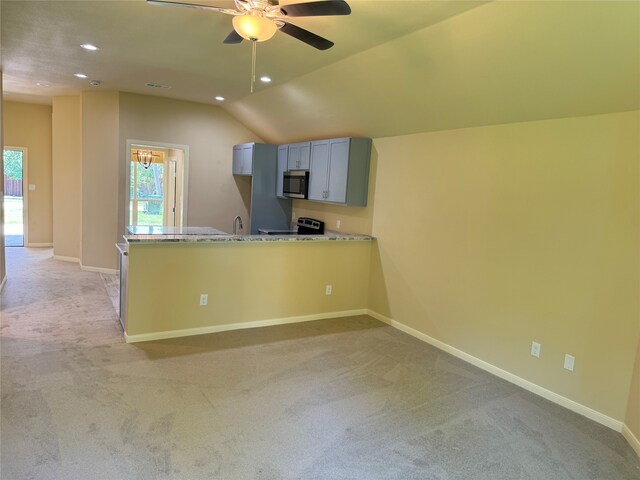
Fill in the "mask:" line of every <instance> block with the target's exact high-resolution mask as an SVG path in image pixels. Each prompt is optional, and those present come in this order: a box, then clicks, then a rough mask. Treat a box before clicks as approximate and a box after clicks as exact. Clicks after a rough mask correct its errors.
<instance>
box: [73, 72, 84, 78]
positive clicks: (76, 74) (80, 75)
mask: <svg viewBox="0 0 640 480" xmlns="http://www.w3.org/2000/svg"><path fill="white" fill-rule="evenodd" d="M73 76H74V77H78V78H87V76H86V75H85V74H84V73H74V74H73Z"/></svg>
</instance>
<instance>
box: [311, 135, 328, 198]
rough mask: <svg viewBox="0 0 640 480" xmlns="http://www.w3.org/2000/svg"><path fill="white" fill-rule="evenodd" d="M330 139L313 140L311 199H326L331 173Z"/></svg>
mask: <svg viewBox="0 0 640 480" xmlns="http://www.w3.org/2000/svg"><path fill="white" fill-rule="evenodd" d="M329 148H330V147H329V140H320V141H317V142H311V162H310V169H309V197H308V198H309V200H319V201H321V202H324V201H326V197H327V189H328V186H327V177H328V175H329Z"/></svg>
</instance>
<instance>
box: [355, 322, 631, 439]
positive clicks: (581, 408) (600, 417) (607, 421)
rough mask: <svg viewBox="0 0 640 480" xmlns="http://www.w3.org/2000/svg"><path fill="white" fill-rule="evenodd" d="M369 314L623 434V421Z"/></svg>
mask: <svg viewBox="0 0 640 480" xmlns="http://www.w3.org/2000/svg"><path fill="white" fill-rule="evenodd" d="M367 313H368V314H369V315H370V316H372V317H373V318H375V319H377V320H380V321H381V322H384V323H386V324H388V325H391V326H392V327H394V328H397V329H398V330H401V331H403V332H405V333H408V334H409V335H411V336H412V337H416V338H418V339H420V340H422V341H423V342H426V343H428V344H430V345H433V346H434V347H436V348H438V349H440V350H443V351H445V352H447V353H450V354H451V355H453V356H454V357H458V358H460V359H461V360H464V361H465V362H468V363H470V364H472V365H475V366H476V367H478V368H481V369H482V370H485V371H487V372H489V373H491V374H493V375H495V376H496V377H500V378H502V379H504V380H506V381H508V382H511V383H513V384H515V385H517V386H519V387H522V388H524V389H525V390H528V391H530V392H532V393H535V394H536V395H539V396H541V397H542V398H546V399H547V400H549V401H551V402H553V403H557V404H558V405H561V406H563V407H565V408H568V409H569V410H571V411H573V412H576V413H579V414H580V415H583V416H585V417H587V418H589V419H591V420H593V421H595V422H598V423H600V424H602V425H605V426H607V427H609V428H611V429H613V430H615V431H616V432H622V428H623V426H624V424H623V423H622V422H621V421H619V420H616V419H615V418H611V417H609V416H607V415H605V414H603V413H600V412H598V411H596V410H594V409H592V408H589V407H587V406H585V405H582V404H581V403H578V402H574V401H573V400H571V399H569V398H566V397H563V396H562V395H558V394H557V393H555V392H552V391H551V390H547V389H546V388H544V387H541V386H540V385H537V384H535V383H533V382H530V381H529V380H525V379H524V378H521V377H518V376H517V375H514V374H513V373H510V372H507V371H506V370H503V369H501V368H499V367H496V366H495V365H492V364H490V363H488V362H485V361H484V360H480V359H479V358H476V357H474V356H472V355H469V354H468V353H465V352H463V351H462V350H458V349H457V348H455V347H452V346H451V345H448V344H446V343H444V342H441V341H440V340H437V339H435V338H433V337H430V336H429V335H426V334H424V333H422V332H420V331H418V330H416V329H414V328H411V327H408V326H407V325H405V324H403V323H400V322H398V321H396V320H393V319H391V318H389V317H386V316H384V315H381V314H380V313H377V312H374V311H371V310H368V311H367ZM629 433H631V432H629Z"/></svg>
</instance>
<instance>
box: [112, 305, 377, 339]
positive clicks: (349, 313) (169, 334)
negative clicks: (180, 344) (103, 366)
mask: <svg viewBox="0 0 640 480" xmlns="http://www.w3.org/2000/svg"><path fill="white" fill-rule="evenodd" d="M366 314H367V310H366V309H361V310H346V311H343V312H329V313H319V314H314V315H300V316H297V317H286V318H271V319H268V320H256V321H254V322H238V323H227V324H226V325H210V326H207V327H198V328H185V329H182V330H167V331H164V332H153V333H140V334H138V335H127V332H125V333H124V338H125V340H126V342H127V343H136V342H147V341H150V340H162V339H165V338H177V337H188V336H190V335H203V334H205V333H216V332H225V331H228V330H241V329H244V328H259V327H270V326H273V325H285V324H288V323H299V322H310V321H313V320H324V319H326V318H339V317H353V316H354V315H366Z"/></svg>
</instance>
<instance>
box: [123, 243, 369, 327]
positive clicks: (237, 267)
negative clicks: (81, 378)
mask: <svg viewBox="0 0 640 480" xmlns="http://www.w3.org/2000/svg"><path fill="white" fill-rule="evenodd" d="M370 252H371V243H370V242H368V241H365V242H295V243H291V242H284V243H283V242H241V243H215V244H170V245H166V244H154V245H135V244H130V245H129V257H128V258H129V275H128V280H127V282H128V285H127V292H129V299H130V300H129V302H128V309H127V317H128V318H127V334H128V335H139V334H145V333H152V332H163V331H169V330H180V329H188V328H202V327H211V326H220V325H228V324H233V323H242V322H251V321H256V320H272V319H281V318H288V317H294V316H302V315H315V314H322V313H329V312H343V311H349V310H362V309H365V308H366V305H367V294H368V278H369V263H370V257H371V253H370ZM327 284H331V285H333V294H332V295H330V296H327V295H325V285H327ZM131 292H135V296H132V295H131ZM202 293H206V294H208V295H209V303H208V305H207V306H205V307H201V306H199V304H198V302H199V297H200V294H202Z"/></svg>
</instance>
